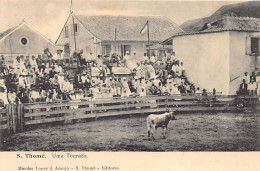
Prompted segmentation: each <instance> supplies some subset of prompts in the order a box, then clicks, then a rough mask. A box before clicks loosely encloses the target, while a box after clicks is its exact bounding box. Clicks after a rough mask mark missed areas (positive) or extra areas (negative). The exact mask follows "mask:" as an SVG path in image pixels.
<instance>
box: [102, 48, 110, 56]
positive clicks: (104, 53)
mask: <svg viewBox="0 0 260 171" xmlns="http://www.w3.org/2000/svg"><path fill="white" fill-rule="evenodd" d="M110 53H111V45H103V46H102V54H103V56H110Z"/></svg>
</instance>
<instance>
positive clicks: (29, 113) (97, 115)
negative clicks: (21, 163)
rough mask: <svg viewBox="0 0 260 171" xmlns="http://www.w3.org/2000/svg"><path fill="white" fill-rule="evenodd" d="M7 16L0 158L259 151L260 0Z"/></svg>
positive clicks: (102, 6) (60, 7) (81, 4)
mask: <svg viewBox="0 0 260 171" xmlns="http://www.w3.org/2000/svg"><path fill="white" fill-rule="evenodd" d="M0 9H1V15H0V20H1V26H0V55H1V57H0V69H1V72H0V152H39V151H42V152H52V153H47V154H46V155H50V156H51V157H47V158H50V159H52V158H88V157H87V155H85V153H80V154H78V153H77V154H74V153H70V152H75V151H77V152H259V151H260V12H259V11H260V1H152V0H151V1H140V0H139V1H123V0H113V1H108V0H107V1H104V0H103V1H101V0H97V1H83V0H55V1H51V0H19V1H18V0H8V1H7V0H3V1H1V6H0ZM54 152H57V153H54ZM59 152H66V153H61V154H60V153H59ZM105 155H106V156H108V154H105ZM45 157H46V156H45V154H37V155H34V153H25V154H23V155H20V154H18V153H15V158H28V159H30V158H45ZM84 167H85V166H84ZM84 167H83V166H82V167H81V169H79V170H123V169H122V168H121V169H120V168H119V167H117V166H113V167H112V166H111V167H110V166H105V165H104V166H102V167H100V168H97V167H96V168H91V167H86V168H85V169H83V168H84ZM0 170H1V167H0ZM17 170H32V169H30V167H29V166H28V168H27V167H21V168H20V169H19V167H18V168H17ZM33 170H41V171H42V170H46V169H43V168H38V169H37V167H36V168H33ZM48 170H52V169H50V168H48ZM53 170H54V169H53ZM55 170H71V171H72V170H77V169H76V168H73V169H72V168H69V169H67V168H62V169H59V168H58V169H55ZM162 170H164V169H162ZM3 171H5V170H3Z"/></svg>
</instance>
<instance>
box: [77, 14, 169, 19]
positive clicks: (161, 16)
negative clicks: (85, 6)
mask: <svg viewBox="0 0 260 171" xmlns="http://www.w3.org/2000/svg"><path fill="white" fill-rule="evenodd" d="M74 16H84V17H104V16H107V17H151V18H167V17H166V16H163V15H139V16H138V15H112V14H105V15H88V14H74Z"/></svg>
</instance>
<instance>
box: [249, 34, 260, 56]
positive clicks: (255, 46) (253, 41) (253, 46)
mask: <svg viewBox="0 0 260 171" xmlns="http://www.w3.org/2000/svg"><path fill="white" fill-rule="evenodd" d="M259 40H260V38H259V37H252V36H248V37H247V38H246V55H253V54H255V53H259V52H260V51H259V49H260V47H259V45H260V43H259Z"/></svg>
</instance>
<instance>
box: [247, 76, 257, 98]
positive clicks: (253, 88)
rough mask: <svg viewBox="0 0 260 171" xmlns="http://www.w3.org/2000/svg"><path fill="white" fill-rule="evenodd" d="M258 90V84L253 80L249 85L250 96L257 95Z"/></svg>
mask: <svg viewBox="0 0 260 171" xmlns="http://www.w3.org/2000/svg"><path fill="white" fill-rule="evenodd" d="M256 90H257V86H256V82H254V81H253V80H252V81H251V82H250V83H249V84H248V91H249V95H255V94H256Z"/></svg>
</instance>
